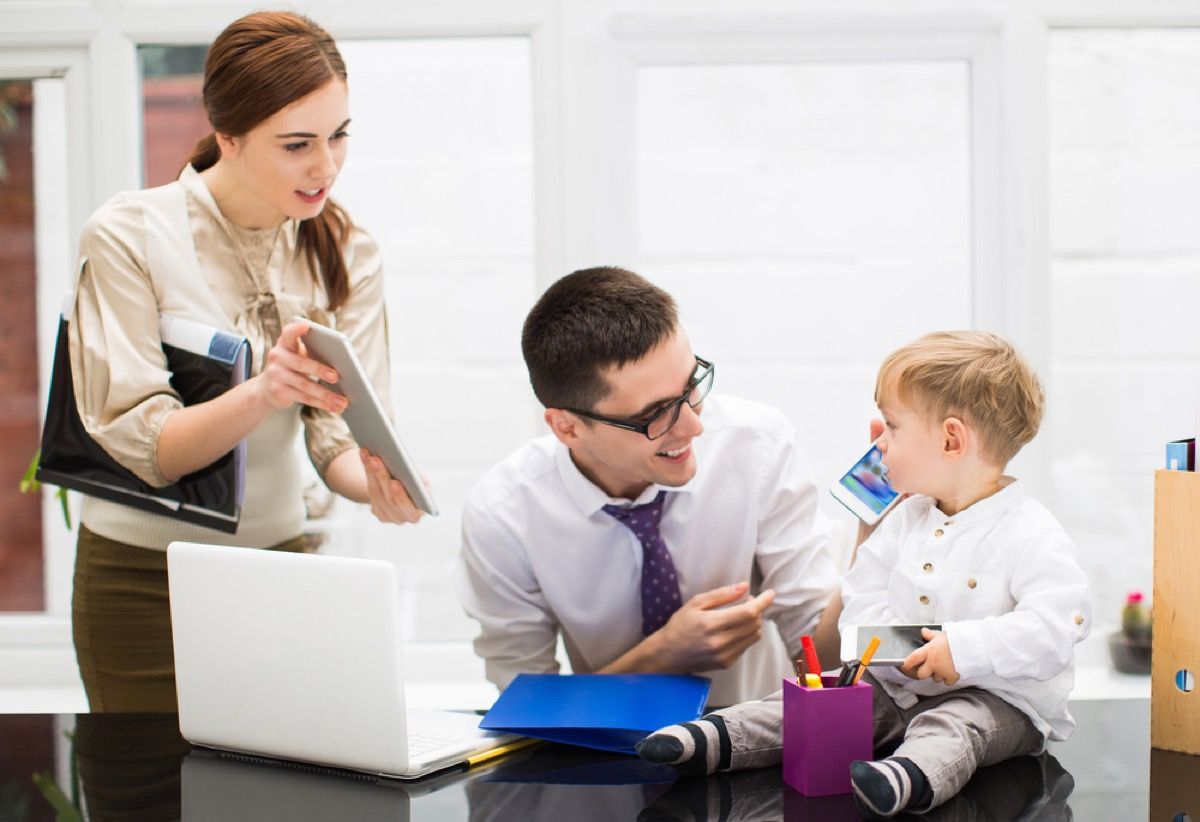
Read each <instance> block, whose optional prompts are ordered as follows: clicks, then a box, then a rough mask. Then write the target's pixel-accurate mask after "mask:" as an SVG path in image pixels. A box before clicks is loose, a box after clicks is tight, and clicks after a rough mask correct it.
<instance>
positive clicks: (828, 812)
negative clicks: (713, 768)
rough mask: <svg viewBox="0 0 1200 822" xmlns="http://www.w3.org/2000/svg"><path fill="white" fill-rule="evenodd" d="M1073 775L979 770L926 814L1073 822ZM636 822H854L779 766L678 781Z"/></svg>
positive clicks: (1035, 765)
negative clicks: (794, 785) (795, 786)
mask: <svg viewBox="0 0 1200 822" xmlns="http://www.w3.org/2000/svg"><path fill="white" fill-rule="evenodd" d="M1074 784H1075V783H1074V780H1072V778H1071V775H1070V774H1069V773H1067V772H1066V771H1065V770H1063V768H1062V766H1061V765H1060V764H1059V763H1058V760H1056V759H1055V758H1054V757H1053V756H1051V755H1050V754H1042V755H1041V756H1036V757H1034V756H1024V757H1019V758H1017V759H1010V760H1008V761H1007V762H1001V763H998V764H996V765H992V766H991V767H988V768H982V769H980V770H979V771H977V772H976V774H975V776H974V777H973V778H972V779H971V781H970V782H968V783H967V785H966V786H965V787H964V788H963V789H962V791H961V792H960V793H959V794H958V795H957V796H955V797H954V798H953V799H951V800H950V801H948V802H946V803H945V804H943V805H940V806H939V807H937V808H934V809H933V810H932V811H930V812H929V813H927V814H924V815H911V814H910V815H907V816H904V817H903V818H904V819H925V820H930V822H950V820H954V822H960V820H961V821H962V822H976V821H978V822H984V821H985V820H986V821H987V822H993V821H994V822H1001V820H1003V822H1010V820H1038V822H1051V820H1068V819H1071V818H1072V816H1071V809H1070V808H1069V807H1068V806H1067V797H1069V796H1070V795H1071V790H1072V789H1073V788H1074ZM637 818H638V822H701V820H714V821H715V820H722V822H750V820H763V819H783V820H787V821H788V822H842V821H843V820H846V821H847V822H849V821H850V820H857V819H859V818H860V817H859V815H858V812H857V811H856V810H855V808H854V800H853V799H851V798H850V796H849V795H842V796H822V797H811V798H810V797H806V796H803V795H802V794H800V793H798V792H796V791H794V790H792V789H791V788H789V787H787V786H786V785H784V783H783V777H782V775H781V773H780V771H779V769H778V768H764V769H761V770H757V771H742V772H740V773H732V774H720V775H717V776H711V777H707V778H704V779H699V778H694V777H693V778H684V779H680V780H679V781H678V782H676V783H675V785H673V786H672V787H671V789H670V790H669V791H667V792H666V793H664V794H663V795H662V796H660V797H659V798H658V799H657V800H655V801H654V802H652V803H651V804H650V805H648V806H647V807H646V808H645V809H644V810H643V811H642V812H641V814H640V815H639V816H638V817H637Z"/></svg>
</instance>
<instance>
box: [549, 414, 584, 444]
mask: <svg viewBox="0 0 1200 822" xmlns="http://www.w3.org/2000/svg"><path fill="white" fill-rule="evenodd" d="M542 419H544V420H545V421H546V425H548V426H550V432H551V433H552V434H554V436H555V438H557V439H558V441H559V442H561V443H562V444H563V445H565V446H567V447H568V448H571V447H573V446H574V445H575V444H576V443H577V442H579V427H580V424H581V423H580V422H579V418H578V417H576V416H575V415H574V414H572V413H571V412H570V411H564V410H563V409H561V408H547V409H546V411H545V413H544V414H542Z"/></svg>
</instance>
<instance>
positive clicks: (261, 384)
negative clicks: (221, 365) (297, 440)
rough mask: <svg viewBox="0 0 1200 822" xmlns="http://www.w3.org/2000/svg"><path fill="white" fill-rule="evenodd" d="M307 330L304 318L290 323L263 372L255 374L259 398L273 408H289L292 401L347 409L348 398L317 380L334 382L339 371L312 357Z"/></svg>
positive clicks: (334, 409) (336, 410)
mask: <svg viewBox="0 0 1200 822" xmlns="http://www.w3.org/2000/svg"><path fill="white" fill-rule="evenodd" d="M307 333H308V324H307V323H305V322H293V323H288V324H287V325H285V326H284V327H283V331H282V333H280V335H279V339H278V340H277V341H276V342H275V345H274V346H272V347H271V350H270V351H268V352H267V356H266V358H265V359H264V361H263V370H262V372H261V373H260V374H259V375H258V376H257V377H255V378H254V381H256V385H257V388H258V393H259V396H260V398H261V399H262V400H263V401H264V402H265V403H266V404H267V405H269V406H270V407H271V408H273V409H280V408H287V407H289V406H290V405H292V404H293V403H297V402H298V403H301V404H302V405H308V406H312V407H313V408H320V409H322V410H324V411H329V412H331V413H334V414H340V413H342V412H343V411H345V410H346V404H347V401H346V398H345V397H343V396H342V395H341V394H338V393H337V392H336V391H331V390H329V389H328V388H326V387H325V386H323V385H321V384H320V383H318V382H317V380H318V379H320V380H324V381H325V382H327V383H330V384H333V383H336V382H337V381H338V373H337V371H335V370H333V369H332V368H330V367H329V366H327V365H323V364H321V363H319V362H317V361H316V360H314V359H313V358H312V357H310V356H308V352H307V351H306V350H305V348H304V342H303V340H302V339H301V338H302V337H303V336H304V335H305V334H307Z"/></svg>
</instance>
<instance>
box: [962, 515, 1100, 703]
mask: <svg viewBox="0 0 1200 822" xmlns="http://www.w3.org/2000/svg"><path fill="white" fill-rule="evenodd" d="M1013 547H1014V550H1017V551H1019V555H1018V556H1017V557H1016V561H1015V564H1014V568H1015V571H1014V573H1013V578H1012V583H1011V585H1012V588H1011V593H1012V596H1013V598H1014V599H1015V600H1016V602H1017V604H1016V607H1015V608H1014V609H1013V610H1012V611H1010V612H1008V613H1006V614H1001V615H1000V616H992V617H985V618H983V619H971V620H963V621H961V622H950V623H947V624H945V625H944V626H943V630H945V632H946V638H947V640H949V642H950V653H951V655H952V656H953V657H954V667H955V669H956V670H957V671H958V673H959V676H961V677H962V678H963V679H972V678H975V677H979V676H985V675H989V674H991V675H994V676H999V677H1003V678H1005V679H1010V680H1021V679H1029V680H1045V679H1050V678H1052V677H1054V676H1057V675H1058V674H1060V673H1062V671H1063V670H1064V669H1065V668H1066V667H1067V665H1069V664H1070V662H1071V659H1072V657H1073V655H1074V652H1075V643H1077V642H1079V641H1080V640H1082V639H1083V638H1084V637H1086V636H1087V635H1088V633H1089V631H1090V630H1091V624H1092V611H1091V602H1090V595H1089V593H1088V583H1087V577H1086V576H1085V575H1084V573H1083V569H1082V568H1080V567H1079V564H1078V562H1076V559H1075V546H1074V544H1073V543H1072V542H1071V540H1070V538H1069V537H1067V535H1066V533H1065V532H1063V531H1062V530H1061V529H1059V528H1054V529H1047V530H1045V531H1042V532H1040V533H1038V534H1036V535H1035V536H1034V537H1033V538H1031V539H1030V540H1029V541H1028V543H1027V544H1026V545H1025V546H1024V548H1023V550H1022V549H1021V548H1020V547H1019V546H1013Z"/></svg>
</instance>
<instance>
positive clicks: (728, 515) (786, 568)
mask: <svg viewBox="0 0 1200 822" xmlns="http://www.w3.org/2000/svg"><path fill="white" fill-rule="evenodd" d="M703 414H704V417H703V418H704V428H705V430H704V433H703V434H702V435H701V436H700V437H698V438H697V439H696V440H695V441H694V444H693V447H694V448H695V454H696V462H697V470H696V474H695V476H694V477H693V478H692V479H691V480H690V481H689V482H688V483H687V484H686V485H684V486H682V487H680V488H666V487H663V486H658V485H651V486H650V487H649V488H647V489H646V490H645V492H644V493H643V494H642V495H641V496H640V497H639V498H638V499H637V500H635V501H634V504H638V505H640V504H643V503H646V502H649V501H651V500H653V499H654V497H655V495H656V494H658V492H659V491H660V490H665V491H667V499H666V501H665V504H664V508H663V515H662V522H661V526H660V533H661V535H662V537H663V539H664V540H665V541H666V544H667V547H668V549H669V550H670V552H671V557H672V559H673V561H674V564H675V570H676V574H677V576H678V579H679V586H680V593H681V595H682V597H683V601H684V602H685V603H686V602H687V600H688V599H689V598H690V597H692V596H694V595H695V594H698V593H702V592H704V591H709V590H711V589H713V588H718V587H721V586H723V585H730V584H733V583H737V582H740V581H743V580H746V581H750V583H751V591H752V593H756V592H757V591H758V590H762V589H767V588H772V589H774V590H775V593H776V597H775V601H774V603H773V604H772V605H771V607H770V608H768V609H767V611H766V616H767V618H768V620H770V621H769V622H768V623H767V624H766V626H765V628H766V630H764V637H763V640H762V641H761V642H759V643H757V644H756V645H754V646H753V647H751V648H750V649H749V650H747V651H746V652H745V653H744V654H743V655H742V656H741V658H740V659H739V660H738V661H737V662H735V663H734V664H733V665H732V666H731V667H730V668H729V669H728V670H723V671H708V672H705V671H696V672H695V673H698V674H702V675H705V676H708V677H711V678H712V680H713V687H712V690H711V692H710V694H709V702H710V703H711V704H714V705H728V704H732V703H735V702H741V701H744V700H747V699H757V698H760V697H762V696H765V695H766V694H768V693H770V692H772V691H776V690H778V689H779V685H780V681H781V679H782V678H783V677H785V676H788V677H790V676H794V673H793V668H792V664H791V662H790V660H791V658H792V655H793V654H795V653H798V652H799V647H800V637H801V635H803V634H804V633H810V632H811V631H812V629H813V628H814V626H815V625H816V621H817V618H818V617H819V615H820V613H821V610H822V609H823V608H824V606H825V604H826V602H827V601H828V599H829V596H830V594H831V592H832V591H833V589H834V588H836V586H837V576H836V571H835V568H834V564H833V561H832V560H831V559H830V557H829V554H828V552H827V550H826V548H827V542H828V539H829V527H828V522H827V520H826V519H825V518H824V517H823V516H822V515H821V513H820V511H819V510H818V499H819V494H818V491H817V487H816V485H814V484H813V481H812V478H811V472H810V468H809V464H808V461H807V460H806V459H805V458H804V456H803V455H802V454H801V453H800V451H799V449H798V448H797V446H796V442H795V430H794V429H793V428H792V426H791V425H790V424H789V423H788V421H787V420H786V419H785V418H784V417H783V415H782V414H780V413H779V412H778V411H776V410H774V409H771V408H768V407H766V406H763V405H758V404H756V403H751V402H747V401H745V400H739V399H736V398H733V397H710V398H709V399H708V400H706V401H705V404H704V410H703ZM630 436H634V435H633V434H631V435H630ZM607 504H616V505H628V504H629V501H628V500H614V499H612V498H610V497H608V496H607V495H606V494H605V493H604V492H603V491H601V490H600V489H599V488H597V487H596V486H595V485H594V484H593V483H592V482H591V481H590V480H588V479H587V478H586V477H585V476H584V475H583V474H582V473H580V471H579V469H578V468H577V467H576V466H575V464H574V462H572V460H571V457H570V453H569V451H568V450H567V449H566V447H564V446H563V445H562V444H561V443H559V442H558V441H557V440H555V439H554V438H553V437H552V436H546V437H542V438H540V439H537V440H534V441H533V442H530V443H528V444H527V445H525V446H523V447H522V448H520V449H519V450H518V451H516V452H515V453H514V454H512V455H511V456H510V457H508V458H507V459H506V460H505V461H504V462H502V463H500V464H499V465H497V466H495V467H494V468H493V469H492V470H491V471H489V472H488V473H487V474H486V475H485V476H484V478H483V479H482V480H481V481H480V482H479V484H478V485H477V486H476V487H475V488H474V489H473V490H472V491H471V493H470V495H469V496H468V499H467V502H466V505H465V508H464V511H463V547H462V553H461V555H460V557H459V560H458V564H457V567H456V570H455V577H456V585H457V588H458V593H459V597H460V599H461V600H462V603H463V607H464V608H465V609H466V611H467V613H468V615H470V616H471V617H472V618H473V619H475V620H478V622H479V623H480V627H481V629H482V630H481V633H480V635H479V638H478V639H477V640H476V641H475V650H476V651H477V653H478V654H479V655H480V656H481V657H483V658H484V660H485V662H486V669H487V676H488V679H489V680H491V681H492V682H494V683H496V684H497V685H498V686H499V687H501V688H503V687H505V686H507V685H508V683H509V682H510V681H511V680H512V679H513V677H515V676H516V675H517V674H518V673H522V672H535V673H536V672H552V671H557V670H558V665H557V663H556V662H555V646H556V643H557V638H558V634H559V632H560V631H561V632H562V636H563V639H564V644H565V646H566V650H567V655H568V657H569V659H570V662H571V667H572V669H573V670H574V671H575V672H577V673H587V672H590V671H596V670H599V669H600V668H603V667H604V666H605V665H608V664H609V663H611V662H612V661H613V660H615V659H617V658H618V657H620V656H621V655H622V654H624V653H625V652H626V651H629V650H630V649H631V648H633V647H634V646H635V645H637V644H638V643H639V642H641V641H642V639H643V638H644V637H643V636H642V632H641V622H642V609H641V576H642V546H641V544H640V543H639V542H638V540H637V538H636V537H635V536H634V535H633V532H632V531H630V529H629V528H627V527H626V526H624V525H623V524H621V523H620V522H619V521H617V520H616V519H615V518H614V517H612V516H610V515H609V514H606V513H605V512H604V511H603V510H602V508H603V506H605V505H607ZM772 622H773V624H774V625H775V626H777V629H778V630H774V629H772V627H771V623H772ZM781 634H782V637H783V639H781V637H780V635H781ZM784 640H786V642H785V641H784Z"/></svg>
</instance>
